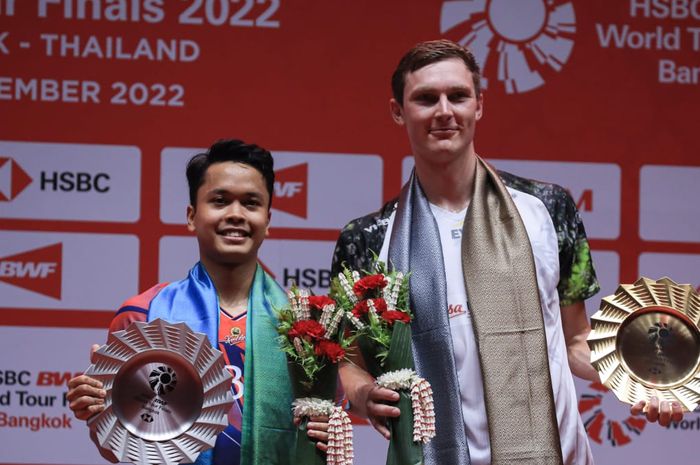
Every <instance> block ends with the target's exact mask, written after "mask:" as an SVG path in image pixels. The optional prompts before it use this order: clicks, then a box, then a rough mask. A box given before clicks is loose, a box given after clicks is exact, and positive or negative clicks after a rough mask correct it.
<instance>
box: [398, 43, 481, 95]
mask: <svg viewBox="0 0 700 465" xmlns="http://www.w3.org/2000/svg"><path fill="white" fill-rule="evenodd" d="M454 58H456V59H458V60H462V61H463V62H464V65H465V66H466V67H467V69H468V70H469V71H471V73H472V79H473V81H474V92H475V93H476V97H477V98H479V96H480V95H481V70H480V69H479V64H478V63H477V62H476V58H474V54H473V53H472V52H471V51H470V50H469V49H467V48H465V47H462V46H461V45H459V44H457V43H455V42H452V41H451V40H447V39H440V40H429V41H427V42H421V43H419V44H416V45H415V46H414V47H413V48H412V49H411V50H409V51H408V52H406V54H405V55H404V56H403V57H401V60H400V61H399V64H398V65H397V66H396V69H395V70H394V74H393V75H392V76H391V92H392V94H393V96H394V99H395V100H396V102H398V104H399V105H401V106H403V91H404V87H405V86H406V75H407V74H408V73H412V72H414V71H417V70H419V69H421V68H423V67H425V66H428V65H430V64H433V63H437V62H438V61H443V60H450V59H454Z"/></svg>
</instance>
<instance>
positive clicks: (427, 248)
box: [332, 40, 681, 465]
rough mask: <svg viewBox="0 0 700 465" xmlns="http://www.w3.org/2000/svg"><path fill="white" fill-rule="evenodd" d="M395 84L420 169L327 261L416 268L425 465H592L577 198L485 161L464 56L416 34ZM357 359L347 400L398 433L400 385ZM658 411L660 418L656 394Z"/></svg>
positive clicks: (587, 287) (591, 290)
mask: <svg viewBox="0 0 700 465" xmlns="http://www.w3.org/2000/svg"><path fill="white" fill-rule="evenodd" d="M392 90H393V98H392V99H391V102H390V106H391V114H392V117H393V119H394V121H395V122H396V123H397V124H398V125H399V126H402V127H404V128H405V129H406V132H407V135H408V139H409V142H410V144H411V149H412V152H413V156H414V158H415V169H414V172H413V174H412V175H411V178H410V180H409V181H408V182H407V183H406V185H404V187H403V189H402V191H401V194H400V196H399V198H398V199H395V200H393V201H391V202H389V203H388V204H386V205H385V206H384V207H383V208H382V209H381V210H380V211H379V212H376V213H373V214H370V215H367V216H365V217H362V218H359V219H356V220H354V221H352V222H350V223H349V224H348V225H347V226H346V227H345V228H344V229H343V231H342V232H341V234H340V238H339V239H338V243H337V246H336V250H335V255H334V260H333V267H332V268H333V273H337V272H338V271H339V269H340V265H341V264H342V263H346V264H347V265H348V266H350V267H351V268H353V269H368V268H369V266H370V264H371V261H372V259H373V252H379V257H380V259H382V260H385V261H388V262H389V263H391V264H393V265H394V266H395V267H396V268H398V269H401V270H402V271H404V272H408V271H410V272H411V273H412V276H411V304H412V307H413V310H414V312H415V319H414V321H413V322H412V324H411V329H412V339H413V348H414V358H415V361H416V368H417V371H418V373H419V375H421V376H423V377H426V378H427V379H428V381H430V382H431V384H432V386H433V391H434V393H435V409H436V422H437V424H436V426H437V436H436V438H435V439H433V441H432V442H431V443H430V444H428V446H427V447H426V450H425V452H426V453H425V458H426V464H433V465H435V464H450V465H458V464H469V463H472V464H475V465H476V464H478V465H482V464H489V463H493V464H516V463H517V464H538V465H539V464H561V463H565V464H589V463H592V456H591V451H590V448H589V445H588V440H587V436H586V431H585V428H584V427H583V424H582V422H581V419H580V416H579V414H578V409H577V398H576V392H575V389H574V383H573V379H572V376H571V373H572V372H573V373H574V374H576V375H577V376H579V377H581V378H584V379H589V380H598V375H597V373H596V372H595V370H594V369H593V368H592V366H591V364H590V352H589V349H588V346H587V343H586V336H587V335H588V333H589V331H590V326H589V323H588V319H587V316H586V310H585V307H584V303H583V301H584V300H585V299H587V298H589V297H591V296H592V295H593V294H595V293H596V292H597V291H598V290H599V285H598V282H597V280H596V276H595V272H594V270H593V266H592V263H591V256H590V250H589V246H588V242H587V240H586V235H585V231H584V228H583V224H582V222H581V219H580V217H579V215H578V212H577V211H576V207H575V204H574V202H573V200H572V199H571V197H570V196H569V194H568V193H567V192H566V191H565V190H564V189H563V188H561V187H559V186H556V185H553V184H545V183H541V182H536V181H531V180H527V179H523V178H520V177H517V176H514V175H511V174H507V173H503V172H497V171H496V170H494V169H493V168H492V167H491V166H489V165H488V164H487V163H485V162H484V161H483V160H482V159H481V158H480V157H479V156H477V154H476V152H475V149H474V134H475V130H476V125H477V122H478V121H479V120H480V119H481V117H482V115H483V103H484V102H483V96H482V94H481V89H480V74H479V66H478V64H477V63H476V60H475V59H474V57H473V55H472V54H471V53H470V52H469V51H468V50H466V49H464V48H463V47H461V46H459V45H458V44H455V43H453V42H450V41H446V40H439V41H431V42H424V43H421V44H418V45H417V46H416V47H414V48H413V49H412V50H410V51H409V52H408V53H407V54H406V55H404V57H403V58H402V59H401V61H400V62H399V65H398V67H397V69H396V71H395V72H394V75H393V77H392ZM357 362H358V363H357V364H356V365H355V364H345V365H343V366H342V367H341V378H342V381H343V385H344V387H345V390H346V394H347V396H348V398H349V400H350V403H351V405H352V406H353V408H354V409H355V411H356V412H357V413H359V414H364V415H366V416H368V418H369V419H370V421H371V423H372V425H373V426H374V427H375V428H376V429H377V430H378V431H379V432H381V433H382V434H384V435H385V436H388V430H387V428H386V426H385V424H384V420H385V418H386V417H396V416H398V415H399V410H398V409H397V408H396V407H393V406H391V405H389V403H390V402H391V401H394V400H396V399H397V398H398V395H397V393H395V392H394V391H391V390H388V389H383V388H379V387H377V386H376V385H375V384H374V382H373V381H374V380H373V379H372V378H371V376H370V375H369V374H368V373H367V372H366V371H365V370H364V369H363V368H362V360H357ZM641 407H642V405H639V406H637V408H638V409H639V410H641ZM649 410H650V412H651V418H650V419H652V420H654V419H655V418H653V416H654V415H656V416H657V417H658V415H659V409H658V404H653V405H652V408H650V409H649ZM672 414H673V418H674V419H678V418H680V415H681V413H680V406H678V405H676V406H674V407H673V412H672V411H671V408H670V406H669V405H664V406H663V408H662V413H661V415H662V422H665V423H668V421H670V419H671V416H672Z"/></svg>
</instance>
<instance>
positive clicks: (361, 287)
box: [352, 274, 386, 297]
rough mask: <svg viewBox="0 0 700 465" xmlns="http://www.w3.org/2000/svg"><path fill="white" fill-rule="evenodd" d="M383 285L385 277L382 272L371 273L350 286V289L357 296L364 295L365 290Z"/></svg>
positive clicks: (380, 287)
mask: <svg viewBox="0 0 700 465" xmlns="http://www.w3.org/2000/svg"><path fill="white" fill-rule="evenodd" d="M384 286H386V279H385V278H384V275H383V274H371V275H369V276H365V277H364V278H362V279H360V280H359V281H357V282H356V283H355V285H354V286H353V287H352V291H353V292H354V293H355V295H357V296H358V297H364V296H365V293H366V292H367V291H369V290H372V289H383V288H384Z"/></svg>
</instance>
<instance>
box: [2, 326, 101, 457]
mask: <svg viewBox="0 0 700 465" xmlns="http://www.w3.org/2000/svg"><path fill="white" fill-rule="evenodd" d="M106 337H107V334H106V331H105V330H89V329H67V328H60V329H58V328H57V329H53V328H22V327H10V326H5V327H0V354H2V355H0V357H1V358H0V359H1V360H2V363H1V364H0V441H1V442H2V447H0V463H13V464H20V463H27V464H36V463H47V464H67V463H71V464H96V463H103V462H104V460H103V459H102V458H101V457H100V455H99V453H98V452H97V448H96V447H95V445H94V444H93V443H92V441H90V438H89V431H88V428H87V426H86V425H85V422H84V421H80V420H77V419H75V418H74V417H73V414H72V412H71V411H70V409H69V408H68V406H67V402H66V400H65V397H64V396H65V394H66V392H67V391H68V388H67V382H68V380H69V379H70V378H72V377H73V376H75V375H76V374H78V373H82V372H83V371H84V370H85V368H87V366H88V365H89V363H90V361H89V356H88V354H89V351H90V346H91V344H102V343H104V342H105V340H106ZM66 445H69V447H67V446H66Z"/></svg>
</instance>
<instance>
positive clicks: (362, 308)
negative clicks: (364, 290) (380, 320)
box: [352, 300, 369, 318]
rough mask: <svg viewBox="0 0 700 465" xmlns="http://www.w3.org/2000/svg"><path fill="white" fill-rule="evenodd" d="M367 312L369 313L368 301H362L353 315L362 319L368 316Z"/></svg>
mask: <svg viewBox="0 0 700 465" xmlns="http://www.w3.org/2000/svg"><path fill="white" fill-rule="evenodd" d="M367 312H369V305H367V301H366V300H360V301H359V302H357V303H356V304H355V306H354V307H353V308H352V314H353V315H355V316H356V317H357V318H362V316H363V315H366V314H367Z"/></svg>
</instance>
